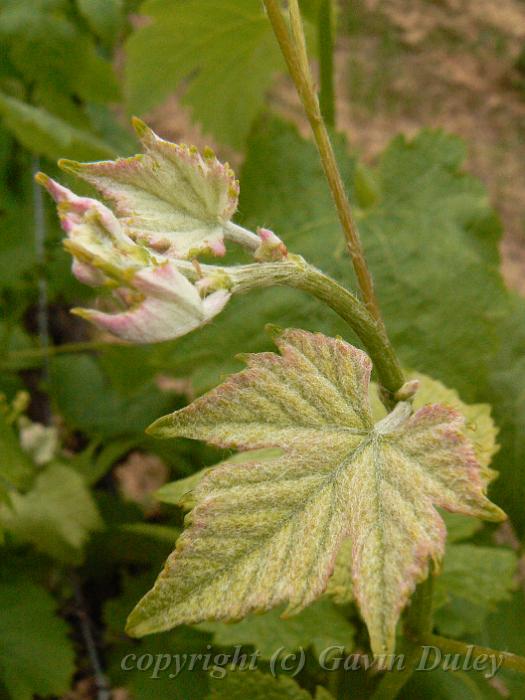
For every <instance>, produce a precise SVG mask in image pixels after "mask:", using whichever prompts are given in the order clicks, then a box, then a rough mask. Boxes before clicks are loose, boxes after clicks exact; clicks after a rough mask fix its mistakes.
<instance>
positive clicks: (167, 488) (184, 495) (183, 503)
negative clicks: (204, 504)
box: [155, 449, 281, 510]
mask: <svg viewBox="0 0 525 700" xmlns="http://www.w3.org/2000/svg"><path fill="white" fill-rule="evenodd" d="M280 454H281V450H276V449H267V450H249V451H247V452H240V453H239V454H235V455H233V456H232V457H229V458H228V459H225V460H223V461H222V462H219V464H215V465H214V466H213V467H205V468H204V469H200V470H199V471H198V472H195V473H194V474H191V476H187V477H186V478H184V479H177V481H171V482H170V483H169V484H165V485H164V486H162V487H161V488H160V489H159V490H158V491H157V492H156V493H155V496H156V497H157V499H158V500H159V501H161V502H162V503H171V504H172V505H175V506H180V507H181V508H183V509H184V510H191V509H192V508H193V506H194V505H195V501H194V499H193V490H194V489H195V487H196V486H197V484H199V483H200V481H201V479H202V478H203V477H204V475H205V474H207V472H209V471H210V469H214V468H215V467H219V466H222V465H224V464H240V463H241V462H253V461H257V462H260V461H262V460H266V459H272V458H273V457H278V456H279V455H280Z"/></svg>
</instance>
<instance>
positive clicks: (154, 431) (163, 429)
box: [145, 415, 172, 438]
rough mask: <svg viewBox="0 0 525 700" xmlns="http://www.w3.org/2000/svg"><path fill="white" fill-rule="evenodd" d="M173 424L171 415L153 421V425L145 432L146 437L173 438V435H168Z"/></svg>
mask: <svg viewBox="0 0 525 700" xmlns="http://www.w3.org/2000/svg"><path fill="white" fill-rule="evenodd" d="M171 422H172V421H171V415H167V416H162V417H161V418H157V420H156V421H153V423H152V424H151V425H148V427H147V428H146V430H145V433H146V435H151V436H152V437H156V438H169V437H172V436H171V435H169V434H167V433H168V432H169V428H170V426H171Z"/></svg>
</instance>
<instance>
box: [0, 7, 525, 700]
mask: <svg viewBox="0 0 525 700" xmlns="http://www.w3.org/2000/svg"><path fill="white" fill-rule="evenodd" d="M302 5H303V10H304V14H305V18H306V20H307V29H308V38H309V43H310V49H311V53H312V55H313V56H314V57H315V56H321V58H322V56H323V51H324V60H325V61H326V46H325V48H324V49H323V37H324V39H326V36H327V34H328V35H329V34H330V30H329V29H327V26H326V22H327V21H331V23H332V24H333V25H337V41H336V47H335V52H334V60H335V67H336V72H335V91H336V95H337V101H336V103H335V113H336V116H337V118H336V126H337V131H338V135H337V136H336V138H335V140H336V146H337V153H338V158H339V162H340V166H341V169H342V172H343V174H344V178H345V182H346V185H347V188H348V191H349V193H350V195H351V198H352V200H353V203H354V206H355V211H356V217H357V219H358V222H359V225H360V229H361V233H362V238H363V243H364V245H365V248H366V253H367V256H368V259H369V262H370V266H371V268H372V271H373V274H374V278H375V281H376V284H377V289H378V294H379V298H380V301H381V304H382V308H383V312H384V315H385V318H386V321H387V326H388V329H389V332H390V334H391V337H392V340H393V342H394V345H395V347H396V348H397V350H398V351H399V353H400V356H401V358H402V360H403V362H404V364H405V366H407V367H410V368H412V369H415V370H420V371H423V372H426V373H427V374H429V375H431V376H433V377H435V378H437V379H439V380H441V381H443V382H444V383H445V384H447V385H449V386H452V387H455V388H456V389H457V390H458V391H459V393H460V395H461V397H462V398H463V399H464V400H465V401H467V402H485V403H490V404H491V405H492V407H493V416H494V418H495V420H496V423H497V425H498V427H499V431H500V432H499V436H498V441H499V443H500V445H501V449H500V451H499V452H498V454H497V455H496V460H495V467H496V468H497V469H498V470H499V471H500V473H501V477H500V479H499V480H498V481H497V482H496V484H495V485H494V487H493V492H492V496H493V498H494V499H495V500H496V501H497V502H498V503H499V504H500V505H501V506H502V507H503V508H504V509H505V510H506V511H507V512H508V513H509V515H510V516H511V521H510V523H509V524H506V525H505V526H504V527H503V528H501V529H499V530H498V531H494V528H493V527H488V526H484V527H482V526H481V524H478V523H474V525H472V523H468V522H465V521H464V520H463V521H461V519H460V520H459V521H456V520H453V519H451V520H450V522H449V523H448V524H449V529H450V533H449V540H450V545H449V547H448V549H447V557H446V559H445V566H444V571H443V574H442V576H441V577H440V578H439V579H438V595H437V596H436V629H437V631H438V632H441V633H443V634H448V635H450V636H452V637H458V638H462V639H467V640H470V641H472V642H477V643H481V644H484V645H489V646H494V647H497V648H501V649H510V650H512V651H515V652H517V653H522V654H524V653H525V646H524V645H525V629H524V624H525V606H524V593H523V586H524V582H523V573H521V574H519V571H520V569H519V567H518V560H519V557H520V556H521V553H522V549H521V547H522V545H521V540H522V537H523V534H524V531H525V510H524V503H525V430H524V425H525V353H524V351H525V305H524V302H523V293H524V291H525V287H524V283H523V280H524V279H525V277H524V275H523V271H524V269H525V239H524V233H523V222H524V217H525V207H524V204H523V202H524V201H525V198H524V197H523V194H524V192H523V190H524V188H525V177H524V175H525V158H524V157H523V156H524V155H525V145H524V134H525V58H524V57H525V51H524V49H523V46H524V40H525V7H524V5H523V3H522V2H520V0H500V2H498V3H494V2H492V1H491V0H483V1H481V0H439V2H429V1H428V0H418V1H417V2H413V1H410V2H409V0H393V1H392V2H381V1H380V0H352V1H351V2H350V0H348V1H346V0H345V1H341V2H339V3H337V8H336V7H335V5H336V3H334V10H335V11H334V13H333V17H332V19H331V20H327V13H326V5H327V0H304V2H303V3H302ZM332 24H331V27H332ZM0 42H1V47H2V48H1V54H0V191H1V196H0V364H1V369H2V371H1V374H0V392H1V396H2V402H1V404H0V498H1V502H0V525H1V526H2V529H3V530H4V542H3V552H2V554H3V556H2V558H1V562H0V569H1V571H2V577H1V583H0V621H1V624H0V697H1V698H6V699H11V700H31V698H33V697H48V696H50V697H62V698H67V699H68V700H86V699H87V698H95V697H98V698H104V697H106V698H107V697H109V695H108V693H111V697H113V698H114V700H125V699H126V698H128V699H129V698H134V699H135V700H149V699H150V698H159V697H161V698H166V699H169V698H173V699H175V698H177V700H180V699H181V698H182V699H184V700H186V699H187V700H190V699H191V700H195V698H207V697H212V698H222V697H239V698H241V697H246V698H250V699H251V698H252V697H253V698H256V697H259V695H257V693H264V696H265V697H276V698H278V697H282V698H308V697H316V698H317V699H318V700H322V699H323V698H324V699H325V700H326V698H329V697H333V698H336V697H341V698H343V697H344V698H346V697H352V698H362V697H368V695H369V692H370V689H371V687H373V684H374V682H375V680H374V678H372V677H371V676H370V674H367V673H365V672H362V671H354V672H351V673H347V674H344V673H336V674H327V673H325V672H323V671H322V670H321V669H320V668H319V665H318V664H317V663H316V662H315V654H316V653H317V651H318V650H319V649H321V648H323V646H326V645H329V644H340V645H342V646H344V647H345V648H346V649H347V650H348V651H349V652H356V653H357V652H366V650H367V638H366V633H365V632H364V628H363V625H362V623H361V622H360V621H359V616H358V614H357V611H356V610H355V608H354V607H353V605H352V603H351V601H350V602H349V600H343V601H342V600H338V598H337V597H335V598H328V597H325V598H323V599H321V600H320V601H319V602H318V603H316V604H314V605H312V606H311V607H310V608H308V609H307V610H306V611H305V612H304V613H302V614H301V615H300V616H299V617H298V618H296V619H295V621H294V622H293V623H291V622H286V621H281V620H279V619H278V617H276V615H275V614H274V613H269V614H267V615H264V616H261V617H259V618H257V619H253V620H252V619H250V618H249V619H248V620H246V621H243V622H242V623H240V624H239V625H234V626H229V627H225V626H224V625H211V626H210V625H208V626H201V627H198V628H178V629H176V630H174V631H173V632H170V633H166V634H164V635H159V636H155V637H151V638H147V639H145V640H143V641H140V642H137V641H133V640H130V639H128V638H126V636H125V635H124V633H123V625H124V620H125V617H126V615H127V613H128V612H129V611H130V609H131V608H132V607H133V605H134V603H135V602H136V601H137V599H138V598H139V597H140V596H141V595H142V594H143V593H144V592H145V591H146V590H147V588H148V587H149V586H150V585H151V583H152V581H153V580H154V578H155V576H156V574H157V572H158V570H159V569H160V567H161V565H162V563H163V561H164V559H165V557H166V556H167V554H168V553H169V551H170V550H171V549H172V547H173V543H174V541H175V539H176V537H177V534H178V533H179V532H180V529H181V527H182V524H183V515H184V514H183V511H182V509H181V508H178V507H176V506H169V505H165V504H160V503H159V502H158V501H157V500H156V499H155V496H154V493H155V491H156V490H157V489H158V488H160V487H161V486H162V485H163V484H165V483H166V482H169V481H173V480H175V479H181V478H185V477H188V476H190V475H191V474H193V473H194V472H195V471H197V470H199V469H201V468H202V467H203V466H207V465H211V464H214V463H215V462H217V461H219V460H220V459H222V458H224V457H225V456H226V455H225V454H223V453H220V452H219V451H217V450H212V449H209V448H206V447H204V446H202V445H200V444H199V443H193V442H191V441H182V440H181V441H177V442H172V441H167V442H156V441H153V440H152V439H150V438H148V437H147V436H145V434H144V428H145V427H146V426H147V425H148V424H149V423H150V422H152V421H153V420H154V419H155V418H157V417H159V416H160V415H162V414H164V413H167V412H169V411H172V410H174V409H176V408H178V407H181V406H183V405H184V404H185V403H186V402H187V401H188V400H191V398H192V397H193V396H195V395H196V394H198V393H201V392H203V391H205V390H206V389H208V388H210V387H211V386H213V385H214V384H216V383H217V382H218V381H219V380H220V379H221V378H223V377H224V376H225V375H227V374H228V373H229V372H231V371H235V370H236V369H238V368H239V367H240V364H239V363H238V362H237V361H236V360H235V359H234V356H235V355H236V353H238V352H240V351H242V352H245V351H249V352H254V351H259V350H263V349H268V348H269V347H270V343H269V340H268V338H267V337H266V336H265V333H264V325H265V324H266V323H268V322H274V323H277V324H278V325H280V326H282V327H285V326H299V327H301V328H306V329H310V330H319V331H323V332H325V333H328V334H341V335H343V336H344V337H346V338H348V339H349V340H351V341H355V338H352V337H351V335H349V333H348V330H347V329H346V328H345V327H344V325H343V324H342V322H341V321H340V320H339V319H338V318H337V317H335V315H332V314H331V312H330V311H328V310H327V309H324V308H322V307H321V306H320V305H319V304H317V303H316V302H313V301H312V300H310V299H308V298H306V297H304V296H302V295H301V294H300V293H298V292H294V291H291V290H282V289H280V290H264V291H260V292H258V293H253V294H252V295H251V296H250V297H248V298H238V299H234V300H233V302H232V303H231V304H230V305H229V306H228V308H227V310H226V311H225V312H224V313H223V314H222V315H221V316H220V317H219V318H217V319H216V320H215V321H214V322H213V323H212V324H210V325H209V326H207V327H206V328H204V329H202V330H200V331H197V332H195V333H194V334H192V335H190V336H187V337H185V338H182V339H180V340H178V341H175V342H169V343H162V344H159V345H156V346H149V347H129V346H125V345H122V344H119V343H116V342H114V340H112V339H111V338H108V337H103V336H101V335H100V334H99V333H97V332H95V331H94V330H93V328H91V327H88V326H87V325H86V324H85V323H84V322H83V321H80V320H78V319H76V318H75V317H72V316H70V315H69V313H68V309H69V308H70V307H72V306H76V305H77V304H78V303H82V304H88V305H89V304H91V303H94V297H93V293H92V291H91V290H89V289H87V288H85V287H82V286H81V285H80V284H79V283H78V282H77V281H76V280H75V278H74V277H73V276H72V275H71V274H70V271H69V267H70V261H69V259H68V256H67V254H66V253H65V252H64V251H63V249H62V246H61V238H62V233H61V231H60V229H59V227H58V225H57V221H56V216H55V214H54V211H53V207H52V206H51V205H50V203H49V202H48V201H46V200H45V199H44V197H43V195H42V194H41V192H40V191H39V190H38V188H36V187H35V185H34V183H33V175H34V173H35V172H36V171H37V170H39V169H45V171H46V172H48V173H50V174H54V175H55V176H57V177H58V178H59V179H60V180H61V181H62V182H64V183H65V184H68V185H72V183H70V182H68V176H66V175H64V174H63V173H59V171H58V170H57V168H56V166H55V161H56V159H57V158H59V157H68V158H75V159H78V160H96V159H104V158H111V157H115V156H116V155H121V156H123V155H129V154H132V153H134V151H135V148H136V142H135V140H134V137H133V135H132V133H131V131H130V129H129V128H128V123H129V115H130V114H138V115H140V116H141V117H144V118H146V119H147V120H148V121H149V123H150V124H151V125H152V126H153V127H154V128H155V129H156V130H158V131H159V133H161V134H162V135H163V136H165V137H167V138H171V139H173V140H183V141H186V142H192V143H196V144H197V145H198V146H204V145H205V144H210V145H212V146H213V147H214V148H215V149H216V150H217V152H218V154H219V155H220V157H222V158H228V159H229V160H230V161H231V162H232V163H233V164H234V165H235V167H236V170H237V172H238V173H239V176H240V180H241V200H240V204H239V211H238V215H237V220H238V221H239V222H241V223H243V224H245V225H248V226H252V227H255V226H257V225H261V226H267V227H270V228H272V229H274V230H275V231H276V232H277V233H278V234H279V235H280V236H281V237H282V238H283V239H284V240H285V242H286V244H287V245H288V247H289V248H290V249H291V250H293V251H296V252H299V253H301V254H303V255H305V257H307V258H308V259H309V260H310V261H312V262H313V263H315V264H316V265H318V266H319V267H320V268H321V269H323V270H324V271H326V272H328V273H330V274H332V275H333V276H334V277H336V278H337V279H338V280H340V281H341V282H343V283H344V284H346V285H349V286H350V287H354V281H353V277H352V272H351V265H350V263H349V259H348V257H347V255H346V252H345V247H344V243H343V238H342V236H341V234H340V231H339V229H338V224H337V219H336V215H335V213H334V211H333V207H332V204H331V199H330V195H329V192H328V190H327V187H326V184H325V182H324V179H323V175H322V171H321V168H320V165H319V163H318V159H317V154H316V151H315V148H314V146H313V145H312V143H311V142H310V141H309V139H308V138H307V137H308V131H307V129H306V124H305V119H304V117H303V115H302V113H301V110H300V108H299V103H298V100H297V98H296V96H295V94H294V92H293V89H292V88H291V85H290V81H289V80H288V79H287V78H286V77H285V75H284V70H283V64H282V60H281V58H280V55H279V52H278V49H277V45H276V43H275V41H274V39H273V37H272V34H271V31H270V27H269V24H268V22H267V20H266V18H265V16H264V14H263V12H262V10H261V3H260V2H259V0H147V1H146V2H143V3H141V2H140V1H138V0H135V1H133V0H0ZM321 62H322V61H321ZM325 68H326V64H325ZM324 87H325V88H326V85H325V86H324ZM451 132H453V133H454V135H451ZM458 135H459V136H461V137H463V139H460V138H458ZM74 186H75V188H76V190H77V191H81V192H88V190H87V189H84V188H82V187H80V188H79V185H78V183H75V185H74ZM502 221H503V224H504V225H503V226H502V223H501V222H502ZM496 545H497V546H496ZM321 632H322V634H321ZM277 641H282V644H284V646H285V647H286V648H289V649H290V650H292V651H293V650H295V649H296V648H297V647H300V646H302V647H304V648H305V649H308V661H307V665H306V668H305V670H304V671H303V672H302V673H301V674H300V676H299V677H298V678H297V679H295V680H294V681H292V680H290V679H284V680H281V681H277V680H274V679H272V678H271V676H269V675H267V674H264V675H261V674H255V675H254V676H253V677H252V678H251V679H250V680H249V681H248V680H246V679H245V678H244V677H243V679H242V684H247V685H243V687H245V688H247V690H245V691H243V692H244V693H245V694H244V695H242V694H239V692H240V691H239V689H238V685H236V684H238V683H239V681H238V679H237V680H236V678H234V677H233V675H234V674H231V675H232V678H230V679H229V680H228V681H227V682H222V683H221V682H219V681H217V680H213V679H212V681H211V682H210V678H209V676H208V674H206V673H205V672H204V671H198V672H197V671H195V672H186V673H182V674H181V675H180V676H178V677H177V678H175V679H169V678H168V677H167V676H163V677H161V678H158V679H152V678H150V677H149V675H148V674H147V673H144V672H140V671H123V670H122V669H121V667H120V663H121V659H122V658H123V657H124V656H125V654H127V653H128V652H130V651H131V652H133V653H137V654H139V653H151V654H157V653H172V654H175V653H188V654H189V653H206V651H207V650H208V649H209V648H213V649H214V650H219V651H225V652H226V653H228V652H231V649H232V647H233V646H235V644H237V643H239V644H242V645H244V646H246V648H247V649H248V650H252V651H253V648H258V649H261V650H262V651H263V652H264V653H263V658H262V660H261V662H260V665H259V668H260V670H261V671H263V672H264V671H267V669H268V657H269V656H270V650H271V649H272V645H275V644H277ZM282 644H278V645H277V646H280V645H282ZM211 645H213V646H211ZM416 676H417V677H416ZM416 676H414V678H413V679H412V680H411V681H410V683H409V685H408V686H407V688H406V689H405V690H404V691H403V698H412V697H414V698H418V699H420V698H438V697H439V698H451V700H452V699H454V700H457V698H459V697H461V698H497V697H511V698H515V699H516V700H520V699H522V698H525V690H524V689H523V683H522V680H521V679H519V678H518V677H516V676H513V675H512V674H511V673H502V674H500V675H499V676H498V677H497V682H496V681H495V682H493V683H492V684H489V683H488V682H487V681H486V679H484V678H483V677H482V676H480V675H478V674H471V673H458V674H446V673H440V672H435V673H431V674H416ZM250 684H253V688H252V686H251V685H250ZM317 686H323V687H326V688H329V690H324V691H323V690H319V689H318V690H316V687H317ZM234 693H237V695H235V694H234ZM261 697H262V695H261Z"/></svg>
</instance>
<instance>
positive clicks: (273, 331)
mask: <svg viewBox="0 0 525 700" xmlns="http://www.w3.org/2000/svg"><path fill="white" fill-rule="evenodd" d="M264 330H265V331H266V333H268V335H269V336H270V338H271V339H272V340H275V338H279V337H280V336H281V335H282V334H283V333H284V329H283V328H281V327H280V326H276V325H275V324H274V323H267V324H266V325H265V327H264Z"/></svg>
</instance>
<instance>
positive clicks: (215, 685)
mask: <svg viewBox="0 0 525 700" xmlns="http://www.w3.org/2000/svg"><path fill="white" fill-rule="evenodd" d="M210 687H211V693H210V695H209V700H246V698H250V700H311V697H312V696H311V695H310V693H309V692H308V691H306V690H304V689H303V688H301V686H300V685H298V684H297V683H296V682H295V681H294V680H293V679H292V678H286V677H284V676H281V677H279V678H274V677H273V676H270V675H269V674H267V673H262V672H261V671H250V670H232V671H230V672H229V673H227V674H226V676H225V677H224V678H212V679H211V680H210ZM321 697H322V696H321Z"/></svg>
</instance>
